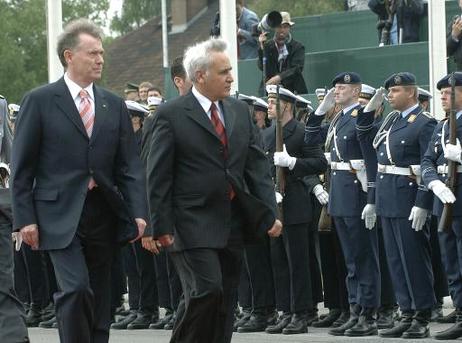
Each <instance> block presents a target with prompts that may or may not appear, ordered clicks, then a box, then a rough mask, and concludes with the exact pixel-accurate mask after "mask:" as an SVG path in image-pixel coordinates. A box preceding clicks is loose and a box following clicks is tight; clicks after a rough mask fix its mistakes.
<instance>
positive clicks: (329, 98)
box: [314, 88, 335, 116]
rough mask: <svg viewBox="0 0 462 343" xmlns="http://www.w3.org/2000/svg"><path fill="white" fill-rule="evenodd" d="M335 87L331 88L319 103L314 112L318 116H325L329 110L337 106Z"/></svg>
mask: <svg viewBox="0 0 462 343" xmlns="http://www.w3.org/2000/svg"><path fill="white" fill-rule="evenodd" d="M334 91H335V88H331V89H329V91H328V92H327V94H326V96H325V97H324V99H323V100H322V101H321V103H320V104H319V106H318V108H317V109H316V111H315V112H314V114H315V115H317V116H323V115H324V114H326V112H327V111H329V110H330V109H332V108H333V107H334V106H335V94H334Z"/></svg>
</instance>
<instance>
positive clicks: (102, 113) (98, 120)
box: [91, 85, 109, 141]
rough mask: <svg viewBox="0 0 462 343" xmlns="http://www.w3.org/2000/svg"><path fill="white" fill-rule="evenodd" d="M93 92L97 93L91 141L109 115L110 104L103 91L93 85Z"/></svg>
mask: <svg viewBox="0 0 462 343" xmlns="http://www.w3.org/2000/svg"><path fill="white" fill-rule="evenodd" d="M93 93H94V94H95V123H94V124H93V132H92V134H91V141H93V140H95V137H96V136H97V135H98V132H99V130H100V128H101V126H102V125H103V123H104V121H105V120H106V119H107V118H108V117H109V111H108V104H107V100H106V98H105V96H104V94H103V92H101V90H100V89H99V88H98V87H96V86H95V85H93Z"/></svg>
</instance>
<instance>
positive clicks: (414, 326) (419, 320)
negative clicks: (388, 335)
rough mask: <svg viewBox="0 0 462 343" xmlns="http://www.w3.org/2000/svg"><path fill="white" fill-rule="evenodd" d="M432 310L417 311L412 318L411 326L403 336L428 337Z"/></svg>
mask: <svg viewBox="0 0 462 343" xmlns="http://www.w3.org/2000/svg"><path fill="white" fill-rule="evenodd" d="M431 315H432V310H431V309H428V310H419V311H416V312H415V315H414V318H413V319H412V323H411V326H410V327H409V329H407V330H406V331H405V332H404V333H403V335H402V336H401V337H403V338H426V337H429V336H430V328H429V326H428V324H429V323H430V318H431Z"/></svg>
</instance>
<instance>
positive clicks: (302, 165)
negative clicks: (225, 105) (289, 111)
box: [264, 119, 327, 225]
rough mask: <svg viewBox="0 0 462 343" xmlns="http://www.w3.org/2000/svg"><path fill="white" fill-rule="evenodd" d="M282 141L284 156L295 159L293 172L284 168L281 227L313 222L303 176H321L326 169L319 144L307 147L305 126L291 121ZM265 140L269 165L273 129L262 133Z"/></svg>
mask: <svg viewBox="0 0 462 343" xmlns="http://www.w3.org/2000/svg"><path fill="white" fill-rule="evenodd" d="M283 138H284V144H285V145H286V149H287V153H288V154H289V155H290V156H292V157H296V158H297V162H296V163H295V166H294V168H293V169H292V170H289V168H284V172H285V194H284V198H283V201H282V208H283V211H284V224H285V225H291V224H301V223H309V222H310V221H312V220H313V199H312V197H311V194H310V189H309V187H308V186H307V185H306V183H305V181H304V177H306V176H308V175H315V176H316V175H319V174H322V173H324V172H325V171H326V169H327V160H326V158H325V157H324V154H323V152H322V149H321V147H320V146H319V145H313V146H309V145H308V144H306V143H305V142H304V127H303V124H302V123H300V122H298V121H297V120H295V119H292V120H290V121H289V122H288V123H287V124H286V125H284V127H283ZM264 140H265V147H266V149H265V150H266V153H267V156H268V159H269V160H270V161H271V162H272V161H273V155H274V152H275V149H276V127H275V126H272V127H269V128H268V129H266V130H265V132H264ZM271 166H272V175H273V177H274V176H275V175H276V167H275V166H274V163H271Z"/></svg>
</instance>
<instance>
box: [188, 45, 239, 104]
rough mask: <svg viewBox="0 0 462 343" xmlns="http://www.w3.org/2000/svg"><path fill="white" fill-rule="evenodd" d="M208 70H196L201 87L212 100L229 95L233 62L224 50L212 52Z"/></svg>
mask: <svg viewBox="0 0 462 343" xmlns="http://www.w3.org/2000/svg"><path fill="white" fill-rule="evenodd" d="M210 60H211V61H212V62H211V63H210V66H209V68H208V70H200V71H197V72H196V78H197V83H198V86H199V88H200V89H201V90H202V92H203V94H204V95H205V96H207V97H208V98H209V99H210V100H212V101H216V100H221V99H224V98H226V97H228V96H229V93H230V91H231V84H232V83H233V81H234V79H233V75H232V74H231V70H232V68H231V63H230V61H229V58H228V56H227V55H226V54H225V53H224V52H212V53H211V56H210Z"/></svg>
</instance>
